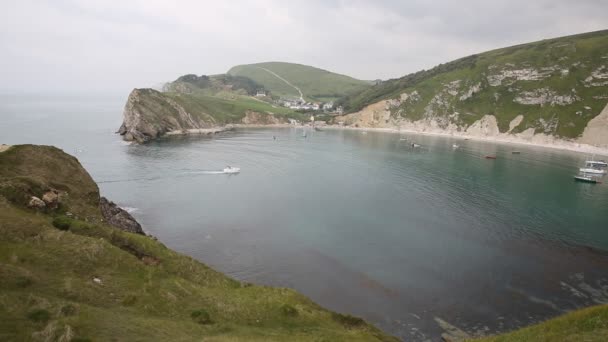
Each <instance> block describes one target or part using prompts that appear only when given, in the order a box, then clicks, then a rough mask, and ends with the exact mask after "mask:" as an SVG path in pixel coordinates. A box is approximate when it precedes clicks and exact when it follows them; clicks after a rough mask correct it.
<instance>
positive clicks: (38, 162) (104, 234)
mask: <svg viewBox="0 0 608 342" xmlns="http://www.w3.org/2000/svg"><path fill="white" fill-rule="evenodd" d="M50 189H54V191H57V192H58V193H59V198H60V203H59V204H60V205H58V206H56V207H53V208H51V207H49V206H48V205H47V206H46V207H44V208H42V207H37V208H34V207H32V205H31V204H30V202H31V201H30V200H29V199H30V198H31V196H36V197H43V196H42V194H43V193H45V192H48V191H50ZM45 199H46V198H45ZM99 202H100V199H99V191H98V189H97V186H96V184H95V183H94V182H93V180H92V179H91V177H90V176H89V175H88V174H87V172H86V171H85V170H84V169H83V168H82V166H80V164H79V163H78V161H77V160H76V158H74V157H71V156H69V155H67V154H65V153H63V152H62V151H61V150H59V149H56V148H53V147H46V146H32V145H22V146H13V147H11V148H9V149H8V150H7V151H5V152H0V340H2V341H73V342H76V341H81V342H82V341H201V340H205V341H241V340H242V341H287V340H289V341H311V340H317V341H393V340H394V339H393V338H392V337H390V336H387V335H384V334H383V333H381V332H380V331H379V330H377V329H376V328H374V327H372V326H370V325H369V324H367V323H365V322H364V321H363V320H361V319H359V318H355V317H352V316H349V315H342V314H338V313H333V312H330V311H327V310H325V309H323V308H321V307H319V306H318V305H316V304H315V303H313V302H311V301H310V300H309V299H307V298H306V297H304V296H302V295H300V294H298V293H296V292H295V291H293V290H289V289H283V288H271V287H266V286H255V285H251V284H247V283H241V282H238V281H236V280H234V279H231V278H228V277H226V276H224V275H222V274H221V273H218V272H216V271H214V270H212V269H210V268H209V267H207V266H205V265H203V264H201V263H199V262H197V261H195V260H193V259H191V258H189V257H186V256H183V255H180V254H178V253H176V252H173V251H172V250H170V249H168V248H166V247H165V246H164V245H163V244H161V243H159V242H157V241H156V240H155V239H153V238H151V237H147V236H143V235H138V234H131V233H127V232H124V231H122V230H119V229H117V228H115V227H112V226H109V225H107V224H106V223H105V221H103V219H102V216H101V213H100V210H99Z"/></svg>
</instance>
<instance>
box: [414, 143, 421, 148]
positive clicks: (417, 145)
mask: <svg viewBox="0 0 608 342" xmlns="http://www.w3.org/2000/svg"><path fill="white" fill-rule="evenodd" d="M412 147H413V148H418V147H422V145H420V144H416V143H412Z"/></svg>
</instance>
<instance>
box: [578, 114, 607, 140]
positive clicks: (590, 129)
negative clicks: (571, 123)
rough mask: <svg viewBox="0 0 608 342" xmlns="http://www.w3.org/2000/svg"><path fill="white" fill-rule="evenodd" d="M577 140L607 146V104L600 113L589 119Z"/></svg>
mask: <svg viewBox="0 0 608 342" xmlns="http://www.w3.org/2000/svg"><path fill="white" fill-rule="evenodd" d="M579 142H581V143H583V144H589V145H595V146H599V147H604V148H608V104H607V105H606V107H604V110H603V111H602V112H601V113H600V115H598V116H596V117H595V118H593V119H591V121H589V123H588V124H587V127H585V131H583V135H582V136H581V138H580V139H579Z"/></svg>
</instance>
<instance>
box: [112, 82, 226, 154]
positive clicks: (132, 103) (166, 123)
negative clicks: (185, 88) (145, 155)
mask: <svg viewBox="0 0 608 342" xmlns="http://www.w3.org/2000/svg"><path fill="white" fill-rule="evenodd" d="M213 126H216V123H215V120H214V119H213V117H211V116H210V115H208V114H207V113H204V112H201V111H200V110H199V111H198V112H196V113H190V112H188V111H187V110H186V109H185V108H184V107H183V106H182V105H181V104H179V103H178V102H177V101H175V100H173V99H171V98H170V97H169V96H167V95H165V94H163V93H161V92H159V91H156V90H154V89H134V90H133V91H132V92H131V94H129V98H128V99H127V103H126V104H125V109H124V112H123V123H122V125H121V126H120V128H119V129H118V132H117V133H118V134H120V135H122V136H123V139H124V140H126V141H135V142H138V143H145V142H148V141H150V140H152V139H156V138H159V137H161V136H163V135H164V134H165V133H167V132H171V131H187V130H188V129H202V128H210V127H213Z"/></svg>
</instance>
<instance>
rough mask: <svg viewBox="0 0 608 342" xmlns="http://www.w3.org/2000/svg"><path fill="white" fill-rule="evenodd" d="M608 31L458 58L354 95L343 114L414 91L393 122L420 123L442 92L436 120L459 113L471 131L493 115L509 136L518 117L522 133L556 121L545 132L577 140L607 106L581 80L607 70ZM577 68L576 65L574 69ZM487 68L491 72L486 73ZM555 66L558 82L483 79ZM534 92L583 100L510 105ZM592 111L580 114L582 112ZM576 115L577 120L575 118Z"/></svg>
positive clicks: (597, 90)
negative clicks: (453, 87)
mask: <svg viewBox="0 0 608 342" xmlns="http://www.w3.org/2000/svg"><path fill="white" fill-rule="evenodd" d="M606 56H608V31H599V32H592V33H587V34H582V35H576V36H569V37H562V38H556V39H550V40H543V41H540V42H534V43H529V44H523V45H518V46H513V47H509V48H504V49H498V50H493V51H489V52H486V53H482V54H479V55H473V56H469V57H466V58H462V59H459V60H456V61H453V62H450V63H447V64H443V65H439V66H437V67H435V68H433V69H431V70H428V71H421V72H418V73H415V74H410V75H407V76H404V77H402V78H400V79H395V80H389V81H386V82H383V83H382V84H380V85H378V86H374V87H372V88H369V89H367V90H365V91H363V92H360V93H358V94H356V95H353V96H350V97H347V98H344V99H343V104H344V106H345V108H346V109H347V110H348V111H350V112H353V111H357V110H360V109H362V108H363V107H364V106H366V105H368V104H371V103H375V102H377V101H379V100H382V99H390V98H396V97H398V96H399V95H400V94H401V93H404V92H407V93H411V92H413V91H417V92H418V93H419V94H420V96H421V101H418V102H415V103H406V104H402V105H401V106H400V107H399V108H396V109H394V110H393V111H392V114H393V116H395V117H404V118H408V119H410V120H419V119H421V118H423V117H424V115H425V114H424V113H425V108H426V107H427V106H428V105H429V103H430V101H431V99H433V97H434V96H436V95H437V94H440V93H442V92H443V94H442V95H443V100H444V101H445V102H446V103H447V105H445V106H434V107H433V110H434V112H435V115H437V116H439V117H446V116H448V115H449V114H452V113H454V112H459V113H461V115H460V117H459V119H458V120H457V123H458V124H461V125H462V124H465V125H470V124H471V123H473V122H474V121H476V120H478V119H479V118H481V117H482V116H483V115H485V114H493V115H495V116H496V117H497V119H498V124H499V128H500V130H501V131H503V132H504V131H506V130H508V125H509V122H510V121H511V120H512V119H514V118H515V117H516V116H517V115H519V114H523V115H524V118H525V119H524V121H523V123H522V124H521V125H520V126H519V127H518V129H517V131H523V130H525V129H526V128H529V127H534V128H537V132H542V130H540V128H541V125H540V119H541V118H542V119H543V120H545V121H549V120H555V119H557V120H558V121H559V125H558V126H557V128H556V129H555V130H553V131H550V132H547V133H550V134H555V135H558V136H562V137H566V138H574V137H577V136H579V135H580V134H581V133H582V131H583V129H584V127H585V126H586V124H587V122H588V121H589V120H590V119H592V118H593V117H594V116H596V115H597V114H599V113H600V112H601V110H602V108H603V107H604V106H605V105H606V101H607V100H606V99H597V98H594V97H597V96H606V95H608V92H607V91H606V87H586V86H585V84H584V82H583V81H584V80H585V79H586V78H587V77H588V76H589V75H590V74H591V73H592V71H594V70H596V69H597V68H598V67H599V66H601V65H606V66H608V59H606ZM577 62H580V64H578V65H576V63H577ZM490 66H492V67H493V68H490ZM554 66H558V69H567V70H568V71H569V74H568V75H567V76H563V75H562V74H561V72H560V70H556V71H554V72H552V73H551V75H550V77H548V78H546V79H543V80H540V81H516V82H515V83H513V84H505V83H506V82H503V84H502V85H501V86H490V85H489V84H488V81H487V79H486V76H487V75H493V74H496V73H497V72H498V71H500V70H501V69H511V70H513V69H524V68H534V69H537V70H540V69H541V68H543V67H554ZM456 80H461V88H460V90H459V94H458V95H456V96H447V95H446V94H445V86H446V85H447V84H448V83H449V82H452V81H456ZM477 83H481V86H482V90H481V91H480V92H478V93H476V94H475V95H474V96H473V97H471V98H470V99H468V100H465V101H460V100H459V99H458V97H459V96H461V95H462V94H463V93H464V92H465V91H466V90H467V89H469V88H470V87H471V86H472V85H474V84H477ZM539 88H548V89H551V90H553V91H555V92H556V93H558V94H570V93H571V92H572V89H575V91H576V95H577V96H579V97H580V98H581V99H582V100H581V101H578V102H575V103H573V104H570V105H565V106H560V105H555V106H551V105H544V106H540V105H523V104H518V103H516V102H514V101H513V99H514V98H515V97H516V95H517V94H520V93H521V92H524V91H530V90H534V89H539ZM585 106H587V107H590V108H591V109H585V108H584V107H585ZM577 112H581V113H580V114H576V113H577Z"/></svg>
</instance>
